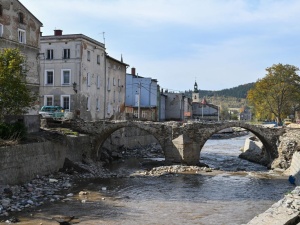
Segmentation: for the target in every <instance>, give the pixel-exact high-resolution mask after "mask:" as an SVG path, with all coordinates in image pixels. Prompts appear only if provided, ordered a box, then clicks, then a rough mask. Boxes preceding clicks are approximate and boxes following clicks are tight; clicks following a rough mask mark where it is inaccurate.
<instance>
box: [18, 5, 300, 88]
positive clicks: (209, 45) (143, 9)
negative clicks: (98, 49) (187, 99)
mask: <svg viewBox="0 0 300 225" xmlns="http://www.w3.org/2000/svg"><path fill="white" fill-rule="evenodd" d="M19 1H20V2H21V3H22V4H23V5H24V6H25V7H26V8H27V9H28V10H29V11H31V13H33V14H34V15H35V16H36V17H37V18H38V19H39V20H40V21H41V22H42V23H43V27H42V28H41V31H42V32H43V35H53V31H54V30H55V29H61V30H63V34H84V35H86V36H88V37H90V38H93V39H95V40H97V41H100V42H102V43H105V47H106V51H107V53H108V55H110V56H111V57H113V58H116V59H119V60H121V55H122V57H123V61H124V62H125V63H127V64H129V65H130V66H129V67H128V69H127V72H129V73H130V71H131V68H132V67H135V68H136V72H137V73H138V75H140V76H143V77H151V78H153V79H157V80H158V84H159V85H160V86H161V88H164V89H168V90H169V91H185V90H192V89H193V86H194V83H195V81H197V84H198V88H199V89H201V90H222V89H226V88H232V87H236V86H238V85H242V84H247V83H251V82H256V81H257V80H258V79H261V78H263V77H264V76H265V75H266V71H265V69H266V68H267V67H271V66H272V65H273V64H278V63H282V64H290V65H294V66H297V67H299V66H300V65H299V64H300V57H299V56H300V54H299V53H300V26H299V21H300V13H299V12H300V1H299V0H51V1H49V0H19Z"/></svg>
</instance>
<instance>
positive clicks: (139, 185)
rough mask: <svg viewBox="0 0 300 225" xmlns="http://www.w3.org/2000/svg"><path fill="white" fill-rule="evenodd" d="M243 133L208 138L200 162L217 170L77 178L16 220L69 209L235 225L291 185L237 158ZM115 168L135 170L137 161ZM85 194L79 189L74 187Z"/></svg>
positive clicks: (153, 220)
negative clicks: (56, 197) (64, 193)
mask: <svg viewBox="0 0 300 225" xmlns="http://www.w3.org/2000/svg"><path fill="white" fill-rule="evenodd" d="M244 141H245V137H238V138H232V139H225V140H209V141H207V143H206V144H205V146H204V148H203V149H202V151H201V162H204V163H206V164H208V165H209V166H211V167H212V168H217V169H219V170H218V171H217V172H212V173H209V172H203V173H199V174H171V175H165V176H159V177H151V176H146V177H143V176H141V177H135V178H129V177H127V178H108V179H92V180H82V181H81V182H79V183H78V185H77V186H76V187H74V189H72V190H71V191H72V192H73V193H74V197H71V198H69V199H68V200H67V201H64V202H56V203H51V204H50V205H47V206H43V207H42V208H40V209H38V210H37V211H36V212H34V213H33V214H30V216H28V215H25V216H24V218H22V221H23V222H21V223H20V224H40V223H42V224H43V225H47V224H58V223H57V222H55V221H54V220H53V219H51V218H52V217H57V216H62V215H74V216H76V217H77V218H78V219H76V221H75V222H77V223H78V224H86V225H88V224H93V225H94V224H107V225H115V224H122V225H123V224H124V225H126V224H128V225H129V224H130V225H132V224H156V225H164V224H168V225H169V224H180V225H181V224H200V225H201V224H203V225H210V224H211V225H216V224H217V225H222V224H223V225H235V224H237V225H240V224H244V223H247V222H248V221H249V220H251V219H252V218H253V217H255V216H256V215H257V214H259V213H262V212H264V211H265V210H267V209H268V208H269V207H270V206H271V205H272V204H273V203H275V202H276V201H278V200H279V199H281V198H282V197H283V195H284V194H285V193H287V192H288V191H290V190H292V189H293V188H294V186H292V185H291V184H290V183H289V182H288V180H287V178H286V177H280V176H279V175H276V174H273V173H271V172H269V171H268V170H267V169H266V168H265V167H263V166H260V165H256V164H253V163H250V162H248V161H245V160H242V159H239V158H238V155H239V154H240V148H241V147H242V146H243V145H244ZM132 165H133V164H130V166H129V164H128V163H127V164H126V162H124V163H122V164H120V163H119V164H117V166H115V167H114V170H118V169H121V170H122V169H123V170H124V168H125V167H128V168H126V170H132V172H134V171H136V170H140V169H141V167H140V165H141V164H140V163H137V164H134V165H136V168H135V166H132ZM82 190H84V191H87V192H88V193H89V194H88V195H82V196H81V195H78V192H79V191H82Z"/></svg>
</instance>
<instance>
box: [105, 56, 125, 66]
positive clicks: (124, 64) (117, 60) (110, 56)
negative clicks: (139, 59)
mask: <svg viewBox="0 0 300 225" xmlns="http://www.w3.org/2000/svg"><path fill="white" fill-rule="evenodd" d="M106 57H107V58H109V59H111V60H113V61H115V62H118V63H121V64H123V65H125V66H129V65H128V64H126V63H124V62H121V61H120V60H117V59H115V58H113V57H111V56H109V55H106Z"/></svg>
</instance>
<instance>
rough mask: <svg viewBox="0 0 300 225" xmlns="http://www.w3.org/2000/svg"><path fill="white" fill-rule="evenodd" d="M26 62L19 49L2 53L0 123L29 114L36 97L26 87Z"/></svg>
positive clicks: (0, 56) (0, 63)
mask: <svg viewBox="0 0 300 225" xmlns="http://www.w3.org/2000/svg"><path fill="white" fill-rule="evenodd" d="M24 68H26V60H25V57H24V56H22V54H21V53H20V50H19V49H9V48H7V49H4V50H2V51H0V121H1V119H3V116H5V115H18V114H23V113H26V112H27V109H28V107H29V106H30V105H31V103H32V102H33V100H34V99H35V98H34V95H33V94H32V93H31V92H30V90H29V89H28V88H27V86H26V72H27V71H26V70H24Z"/></svg>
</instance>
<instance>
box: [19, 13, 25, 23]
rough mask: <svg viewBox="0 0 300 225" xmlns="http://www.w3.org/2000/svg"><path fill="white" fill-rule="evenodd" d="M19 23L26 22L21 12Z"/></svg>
mask: <svg viewBox="0 0 300 225" xmlns="http://www.w3.org/2000/svg"><path fill="white" fill-rule="evenodd" d="M19 23H24V14H23V13H22V12H19Z"/></svg>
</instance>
